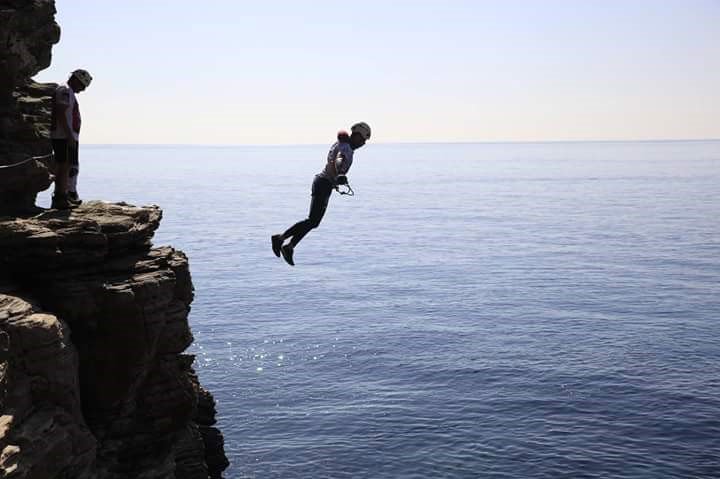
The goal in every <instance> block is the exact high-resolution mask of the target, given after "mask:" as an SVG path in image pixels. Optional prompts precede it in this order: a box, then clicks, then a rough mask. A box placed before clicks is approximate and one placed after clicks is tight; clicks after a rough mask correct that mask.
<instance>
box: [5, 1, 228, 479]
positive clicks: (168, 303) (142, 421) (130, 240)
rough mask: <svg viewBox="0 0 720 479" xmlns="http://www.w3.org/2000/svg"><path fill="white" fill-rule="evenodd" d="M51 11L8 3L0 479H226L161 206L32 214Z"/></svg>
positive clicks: (178, 258)
mask: <svg viewBox="0 0 720 479" xmlns="http://www.w3.org/2000/svg"><path fill="white" fill-rule="evenodd" d="M54 15H55V3H54V1H53V0H0V477H8V478H18V479H85V478H92V479H122V478H163V479H170V478H177V479H207V478H220V477H221V475H222V471H223V470H224V469H225V468H226V467H227V465H228V464H227V459H226V458H225V454H224V451H223V443H222V435H221V434H220V432H219V431H218V430H217V429H215V428H214V427H213V424H214V422H215V403H214V401H213V398H212V396H211V395H210V393H209V392H207V391H205V390H204V389H203V388H202V387H201V386H200V384H199V382H198V378H197V376H196V375H195V373H194V371H193V369H192V363H193V359H194V358H193V356H191V355H188V354H184V351H185V349H186V348H187V347H188V345H189V344H190V343H191V342H192V334H191V332H190V328H189V326H188V313H189V311H190V303H191V301H192V299H193V286H192V282H191V279H190V272H189V269H188V261H187V258H186V257H185V255H184V254H183V253H181V252H179V251H176V250H174V249H173V248H170V247H164V248H152V245H151V239H152V236H153V234H154V232H155V230H156V229H157V228H158V226H159V224H160V219H161V217H162V213H161V211H160V209H159V208H157V207H143V208H138V207H134V206H130V205H126V204H123V203H118V204H108V203H100V202H90V203H87V204H84V205H83V206H82V207H80V208H78V209H75V210H72V211H57V210H47V211H45V210H42V209H40V208H37V207H36V206H35V198H36V196H37V193H38V192H39V191H43V190H45V189H47V188H48V187H49V186H50V184H51V180H52V176H51V173H52V172H51V168H52V166H53V165H52V162H51V161H50V160H49V159H30V160H29V161H26V160H27V159H28V158H29V157H33V156H37V155H43V154H45V153H48V152H49V150H50V141H49V138H48V129H49V128H48V127H49V122H50V110H51V95H52V92H53V91H54V88H55V85H40V84H36V83H33V82H32V81H30V77H31V76H33V75H35V74H36V73H37V72H38V71H40V70H41V69H43V68H45V67H47V66H48V65H49V64H50V52H51V46H52V45H53V44H54V43H56V42H57V41H58V39H59V35H60V30H59V27H58V25H57V24H56V23H55V21H54Z"/></svg>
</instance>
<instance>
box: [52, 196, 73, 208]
mask: <svg viewBox="0 0 720 479" xmlns="http://www.w3.org/2000/svg"><path fill="white" fill-rule="evenodd" d="M76 206H77V205H75V204H73V203H70V202H69V201H68V198H67V195H61V194H58V193H55V194H54V195H53V197H52V203H51V204H50V208H52V209H54V210H69V209H71V208H75V207H76Z"/></svg>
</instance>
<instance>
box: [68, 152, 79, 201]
mask: <svg viewBox="0 0 720 479" xmlns="http://www.w3.org/2000/svg"><path fill="white" fill-rule="evenodd" d="M79 153H80V143H75V146H74V147H72V146H68V187H67V192H68V199H69V200H70V201H71V202H73V203H78V204H80V203H81V201H80V199H79V198H78V193H77V180H78V175H79V174H80V161H79Z"/></svg>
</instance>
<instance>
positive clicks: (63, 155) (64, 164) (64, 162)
mask: <svg viewBox="0 0 720 479" xmlns="http://www.w3.org/2000/svg"><path fill="white" fill-rule="evenodd" d="M52 147H53V154H54V156H55V191H54V192H53V198H52V205H51V208H56V209H68V208H69V207H70V204H69V203H68V201H67V187H68V186H67V185H68V170H69V169H70V166H69V162H68V142H67V140H62V139H54V140H52Z"/></svg>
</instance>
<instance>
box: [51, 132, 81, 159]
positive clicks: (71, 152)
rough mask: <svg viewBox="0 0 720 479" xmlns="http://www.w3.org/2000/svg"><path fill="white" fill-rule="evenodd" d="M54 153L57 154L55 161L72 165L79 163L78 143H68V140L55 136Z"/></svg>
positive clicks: (53, 141) (53, 142)
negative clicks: (72, 145)
mask: <svg viewBox="0 0 720 479" xmlns="http://www.w3.org/2000/svg"><path fill="white" fill-rule="evenodd" d="M52 148H53V153H54V154H55V161H56V162H57V163H67V162H70V165H77V164H78V144H77V143H75V146H74V147H71V146H70V145H68V141H67V140H65V139H62V138H53V140H52Z"/></svg>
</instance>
